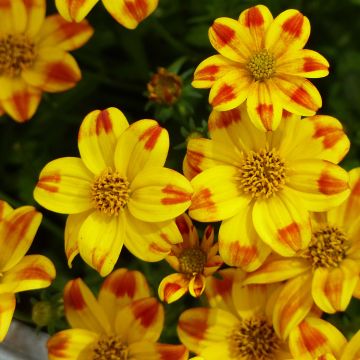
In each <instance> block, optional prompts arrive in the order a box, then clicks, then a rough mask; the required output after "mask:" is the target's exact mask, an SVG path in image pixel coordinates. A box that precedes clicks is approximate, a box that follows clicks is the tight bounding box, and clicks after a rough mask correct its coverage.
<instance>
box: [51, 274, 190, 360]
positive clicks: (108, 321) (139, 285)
mask: <svg viewBox="0 0 360 360" xmlns="http://www.w3.org/2000/svg"><path fill="white" fill-rule="evenodd" d="M64 307H65V316H66V318H67V320H68V322H69V324H70V326H71V327H72V329H68V330H64V331H60V332H59V333H57V334H55V335H54V336H52V337H51V338H50V339H49V341H48V351H49V359H50V360H78V359H84V360H85V359H86V360H88V359H92V360H105V359H106V360H110V359H111V360H130V359H131V360H149V359H153V360H162V359H169V360H170V359H171V360H186V359H187V358H188V351H187V350H186V348H185V347H184V346H182V345H168V344H159V343H157V340H158V339H159V337H160V333H161V331H162V328H163V323H164V310H163V307H162V305H161V304H160V303H159V302H158V301H157V300H156V299H155V298H153V297H150V291H149V287H148V285H147V282H146V279H145V278H144V276H143V275H142V274H141V273H139V272H138V271H128V270H126V269H118V270H116V271H114V272H113V273H112V274H111V275H110V276H108V277H107V278H106V280H105V281H104V282H103V284H102V286H101V289H100V292H99V295H98V298H97V299H96V298H95V296H94V295H93V294H92V292H91V291H90V289H89V288H88V287H87V286H86V285H85V284H84V282H83V281H82V280H81V279H79V278H78V279H76V280H72V281H70V282H69V283H68V284H67V285H66V287H65V290H64Z"/></svg>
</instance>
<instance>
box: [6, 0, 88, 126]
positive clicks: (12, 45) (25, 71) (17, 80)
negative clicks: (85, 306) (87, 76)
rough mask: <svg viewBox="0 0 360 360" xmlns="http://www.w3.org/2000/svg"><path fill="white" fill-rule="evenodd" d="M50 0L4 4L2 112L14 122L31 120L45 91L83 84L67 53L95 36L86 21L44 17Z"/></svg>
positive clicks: (55, 16) (66, 88)
mask: <svg viewBox="0 0 360 360" xmlns="http://www.w3.org/2000/svg"><path fill="white" fill-rule="evenodd" d="M45 4H46V3H45V0H32V1H25V0H18V1H10V0H5V1H3V2H2V5H1V12H0V23H1V24H3V25H2V26H1V30H0V112H2V111H5V112H6V113H7V114H8V115H10V116H11V117H12V118H13V119H14V120H15V121H19V122H23V121H26V120H29V119H30V118H31V117H32V116H33V115H34V113H35V111H36V109H37V107H38V106H39V103H40V100H41V96H42V93H43V92H59V91H64V90H68V89H70V88H72V87H73V86H75V85H76V83H77V82H78V81H79V80H80V79H81V72H80V69H79V67H78V65H77V63H76V61H75V59H74V58H73V57H72V56H71V55H70V54H69V53H68V51H70V50H74V49H77V48H79V47H81V46H82V45H83V44H84V43H86V42H87V41H88V39H89V38H90V37H91V35H92V34H93V29H92V28H91V27H90V25H89V24H88V23H87V22H86V21H84V22H82V23H79V24H74V23H67V22H66V21H64V20H63V19H62V18H61V17H60V16H59V15H52V16H49V17H47V18H45Z"/></svg>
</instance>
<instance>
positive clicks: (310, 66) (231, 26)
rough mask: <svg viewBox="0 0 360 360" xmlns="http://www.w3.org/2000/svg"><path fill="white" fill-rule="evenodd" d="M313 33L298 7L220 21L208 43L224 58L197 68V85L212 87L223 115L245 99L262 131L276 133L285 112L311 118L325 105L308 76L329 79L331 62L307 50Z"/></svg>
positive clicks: (248, 13) (245, 13)
mask: <svg viewBox="0 0 360 360" xmlns="http://www.w3.org/2000/svg"><path fill="white" fill-rule="evenodd" d="M309 35H310V23H309V20H308V19H307V17H305V16H303V15H302V14H301V13H300V12H299V11H297V10H293V9H291V10H286V11H284V12H282V13H281V14H280V15H278V16H277V17H276V18H275V19H273V17H272V15H271V13H270V11H269V9H268V8H267V7H266V6H264V5H257V6H254V7H252V8H249V9H247V10H245V11H243V12H242V13H241V14H240V17H239V20H238V21H237V20H234V19H230V18H226V17H222V18H219V19H216V20H215V22H214V23H213V25H212V26H211V27H210V29H209V39H210V42H211V44H212V46H213V47H214V48H215V50H217V51H218V52H219V53H220V54H219V55H214V56H211V57H210V58H208V59H206V60H204V61H203V62H202V63H201V64H200V65H199V66H198V67H197V69H196V71H195V74H194V81H193V86H194V87H197V88H211V90H210V95H209V102H210V104H211V105H212V106H213V108H214V109H215V110H218V111H224V110H231V109H234V108H236V107H237V106H239V105H240V104H241V103H243V102H244V101H245V100H246V105H247V109H248V112H249V116H250V119H251V121H252V122H253V123H254V124H255V126H256V127H257V128H259V129H262V130H275V129H276V128H277V127H278V125H279V123H280V120H281V114H282V110H283V109H285V110H287V111H289V112H291V113H294V114H298V115H304V116H312V115H314V114H315V112H316V111H317V110H318V109H319V108H320V107H321V104H322V101H321V96H320V94H319V92H318V91H317V89H316V88H315V86H314V85H312V83H311V82H310V81H308V80H307V79H306V78H318V77H324V76H326V75H327V74H328V73H329V71H328V67H329V64H328V62H327V61H326V59H325V58H324V57H323V56H321V55H320V54H318V53H317V52H315V51H312V50H308V49H303V47H304V46H305V44H306V42H307V40H308V38H309Z"/></svg>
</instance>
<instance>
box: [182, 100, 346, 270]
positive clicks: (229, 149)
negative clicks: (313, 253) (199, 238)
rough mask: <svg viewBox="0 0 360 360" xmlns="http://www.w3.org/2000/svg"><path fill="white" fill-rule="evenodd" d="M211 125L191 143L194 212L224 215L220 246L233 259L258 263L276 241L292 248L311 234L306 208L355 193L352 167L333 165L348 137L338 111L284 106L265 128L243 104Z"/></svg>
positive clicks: (279, 247) (321, 207)
mask: <svg viewBox="0 0 360 360" xmlns="http://www.w3.org/2000/svg"><path fill="white" fill-rule="evenodd" d="M209 132H210V137H211V140H209V139H192V140H190V141H189V143H188V149H187V155H186V158H185V161H184V172H185V174H186V175H187V176H188V177H192V176H194V175H196V174H198V175H197V176H196V177H194V178H193V179H192V181H191V183H192V185H193V188H194V195H193V197H192V204H191V206H190V208H189V215H190V217H192V218H194V219H195V220H198V221H203V222H211V221H220V220H223V222H222V224H221V227H220V230H219V251H220V255H221V257H222V258H223V260H224V262H225V263H227V264H228V265H232V266H238V267H242V268H244V269H245V270H246V271H253V270H255V269H256V268H257V267H259V266H260V265H261V264H262V263H263V262H264V260H265V259H266V258H267V256H268V255H269V254H270V252H271V249H272V250H274V251H275V252H277V253H279V254H281V255H283V256H294V255H295V254H296V252H297V251H298V250H300V249H304V248H305V247H307V245H308V244H309V242H310V239H311V227H310V213H309V211H325V210H327V209H329V208H331V207H334V206H337V205H339V204H340V203H341V202H343V201H344V200H345V199H346V197H347V196H348V195H349V193H350V190H349V185H348V174H347V172H346V171H345V170H343V169H342V168H341V167H339V166H338V165H335V163H337V162H339V161H340V160H341V159H342V158H343V156H345V154H346V153H347V151H348V149H349V140H348V138H347V137H346V135H345V134H344V132H343V128H342V125H341V124H340V122H339V121H338V120H336V119H335V118H332V117H330V116H314V117H310V118H305V119H302V120H301V119H300V116H297V115H290V114H289V113H285V114H284V119H283V121H282V123H281V125H280V126H279V127H278V129H277V130H275V131H273V132H268V133H265V132H263V131H261V130H259V129H257V128H256V127H254V125H253V124H252V122H251V121H250V119H249V118H248V116H247V113H246V109H244V107H241V108H236V109H234V110H231V111H227V112H217V111H213V112H212V113H211V115H210V119H209ZM199 173H200V174H199Z"/></svg>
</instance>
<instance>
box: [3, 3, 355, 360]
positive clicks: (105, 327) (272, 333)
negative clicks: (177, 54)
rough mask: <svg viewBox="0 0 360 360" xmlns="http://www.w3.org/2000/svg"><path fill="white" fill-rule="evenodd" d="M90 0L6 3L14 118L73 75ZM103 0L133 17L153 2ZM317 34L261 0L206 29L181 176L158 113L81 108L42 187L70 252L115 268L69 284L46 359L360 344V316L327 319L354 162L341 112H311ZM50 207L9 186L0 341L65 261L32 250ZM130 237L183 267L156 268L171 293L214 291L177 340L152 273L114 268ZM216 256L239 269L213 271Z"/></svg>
mask: <svg viewBox="0 0 360 360" xmlns="http://www.w3.org/2000/svg"><path fill="white" fill-rule="evenodd" d="M96 2H97V1H83V0H82V1H80V0H78V1H77V0H73V1H69V0H67V1H65V0H63V1H61V0H57V1H56V4H57V6H58V9H59V11H60V13H61V14H62V15H63V16H64V17H65V18H66V19H67V20H75V21H80V22H79V23H75V22H71V23H67V22H66V21H65V20H63V19H62V18H61V17H59V16H53V17H49V18H47V19H46V20H45V21H43V18H44V12H45V6H44V2H43V1H41V0H26V1H25V0H16V1H10V0H2V1H1V4H0V5H1V9H2V11H4V14H6V16H7V15H8V16H9V17H8V19H12V20H14V21H5V20H4V19H5V17H4V18H3V15H1V20H4V22H1V29H0V34H1V37H0V73H1V77H0V79H1V81H2V84H1V85H0V88H1V90H0V104H1V106H2V108H3V110H4V111H6V112H7V113H9V114H10V115H11V116H12V117H13V118H14V119H15V120H18V121H24V120H27V119H28V118H29V117H31V115H32V114H33V113H34V111H35V109H36V107H37V105H38V103H39V99H40V95H41V92H42V91H59V90H64V89H66V88H69V87H70V86H73V85H74V84H75V83H76V82H77V81H78V80H79V78H80V72H79V70H78V67H77V65H76V62H75V60H74V59H73V58H72V57H71V56H70V55H69V54H68V53H67V52H66V51H68V50H71V49H74V48H76V47H79V46H81V45H82V44H83V43H84V42H85V41H86V40H87V39H88V38H89V37H90V36H91V34H92V29H91V27H90V26H89V25H88V24H87V23H86V22H84V21H83V18H84V17H85V16H86V14H87V13H88V12H89V11H90V9H91V8H92V7H93V6H94V4H95V3H96ZM103 3H104V5H105V7H106V8H107V9H108V10H109V12H110V13H111V14H112V15H113V17H115V19H117V20H118V21H119V22H120V23H122V24H123V25H124V26H127V27H129V28H134V27H135V26H136V25H137V24H138V23H139V21H141V20H142V19H143V18H144V17H146V16H147V15H148V14H150V12H152V11H153V10H154V9H155V7H156V6H157V1H148V0H147V1H145V0H137V1H130V0H128V1H125V0H124V1H117V2H115V1H109V0H103ZM3 9H4V10H3ZM124 9H125V10H126V11H125V10H124ZM15 13H16V21H15V15H14V14H15ZM19 14H20V15H21V16H20V15H19ZM21 17H22V18H21ZM19 19H20V20H19ZM4 34H5V35H4ZM309 34H310V25H309V21H308V19H307V18H306V17H305V16H303V15H302V14H301V13H300V12H299V11H296V10H287V11H284V12H283V13H281V14H280V15H279V16H277V17H276V18H275V19H273V17H272V15H271V13H270V12H269V10H268V9H267V8H266V7H265V6H262V5H259V6H255V7H252V8H250V9H247V10H245V11H244V12H242V13H241V14H240V17H239V19H238V20H233V19H229V18H219V19H217V20H215V22H214V23H213V25H212V26H211V28H210V30H209V37H210V41H211V44H212V45H213V47H214V48H215V49H216V50H217V51H218V52H219V55H214V56H212V57H210V58H208V59H206V60H205V61H203V62H202V63H201V64H200V65H199V66H198V68H197V69H196V71H195V77H194V81H193V86H194V87H198V88H211V90H210V95H209V102H210V104H211V105H212V106H213V111H212V113H211V114H210V117H209V122H208V129H209V134H210V139H204V138H195V139H191V140H190V141H189V142H188V146H187V153H186V157H185V159H184V164H183V166H184V175H185V176H184V175H181V174H179V173H178V172H176V171H174V170H171V169H168V168H166V167H164V164H165V161H166V157H167V154H168V150H169V136H168V133H167V131H166V130H165V129H164V128H162V127H161V126H159V124H158V123H157V122H156V121H155V120H150V119H143V120H139V121H137V122H135V123H133V124H131V125H129V124H128V122H127V120H126V118H125V116H124V115H123V113H122V112H121V111H120V110H118V109H116V108H108V109H106V110H103V111H100V110H95V111H93V112H91V113H89V114H88V115H87V116H86V117H85V119H84V120H83V122H82V124H81V126H80V130H79V134H78V147H79V152H80V158H78V157H66V158H60V159H57V160H54V161H52V162H50V163H48V164H47V165H46V166H45V167H44V169H43V170H42V171H41V173H40V176H39V181H38V183H37V186H36V188H35V190H34V198H35V200H36V201H37V202H38V203H39V204H40V205H42V206H43V207H45V208H47V209H49V210H51V211H54V212H58V213H62V214H68V215H69V216H68V218H67V222H66V228H65V253H66V256H67V259H68V264H69V266H70V267H71V264H72V261H73V259H74V257H75V256H76V255H78V254H80V256H81V257H82V259H83V260H84V261H85V262H86V263H87V264H88V265H89V266H91V267H92V268H94V269H96V270H97V271H98V272H99V273H100V275H102V276H107V278H106V279H105V281H104V282H103V285H102V287H101V289H100V291H99V295H98V298H97V299H96V298H95V297H94V295H93V294H92V292H91V291H90V290H89V288H88V287H87V286H86V285H85V283H84V282H83V281H82V280H81V279H75V280H72V281H70V282H69V283H68V284H67V285H66V287H65V290H64V306H65V315H66V318H67V320H68V322H69V324H70V325H71V327H72V329H68V330H64V331H61V332H59V333H57V334H55V335H54V336H52V337H51V338H50V340H49V342H48V350H49V358H50V359H52V360H61V359H63V360H64V359H67V360H75V359H93V360H104V359H113V360H130V359H136V360H147V359H154V360H155V359H156V360H157V359H159V360H161V359H164V360H165V359H166V360H182V359H187V358H188V356H189V350H190V351H192V352H193V353H195V354H197V355H199V356H200V357H201V358H203V359H205V360H218V359H229V360H231V359H234V360H235V359H248V360H252V359H260V360H266V359H343V360H351V359H354V360H355V359H358V358H359V356H360V343H359V338H360V332H359V333H357V334H356V335H355V336H354V337H353V339H352V340H351V341H350V342H347V341H346V339H345V337H344V336H343V335H342V334H341V333H340V332H339V331H338V330H337V329H336V328H335V327H334V326H333V325H331V324H330V323H328V322H327V321H325V320H323V319H322V318H321V317H322V314H323V313H328V314H332V313H335V312H337V311H344V310H345V309H346V308H347V306H348V304H349V302H350V300H351V298H352V297H353V296H355V297H356V296H358V297H360V285H359V284H358V282H359V273H360V267H359V260H360V246H359V245H360V219H359V216H358V214H359V210H360V169H359V168H358V169H353V170H351V171H350V172H349V173H347V172H346V171H345V170H343V169H342V168H341V167H339V166H338V165H337V164H338V163H339V162H340V161H341V160H342V159H343V157H344V156H345V155H346V154H347V152H348V150H349V144H350V143H349V140H348V138H347V136H346V135H345V133H344V131H343V128H342V125H341V123H340V122H339V121H338V120H337V119H335V118H333V117H330V116H324V115H315V113H316V111H317V110H318V109H319V108H320V107H321V97H320V94H319V93H318V91H317V90H316V88H315V87H314V86H313V85H312V84H311V83H310V82H309V81H308V80H307V79H306V78H311V77H323V76H326V75H327V74H328V66H329V65H328V62H327V61H326V60H325V59H324V58H323V57H322V56H321V55H320V54H318V53H316V52H314V51H311V50H307V49H303V47H304V46H305V44H306V42H307V40H308V37H309ZM301 116H308V117H306V118H301ZM187 210H188V213H189V215H187V214H186V213H185V211H187ZM190 218H193V219H195V220H197V221H200V222H217V221H221V225H220V229H219V234H218V242H217V243H214V237H215V236H214V229H213V227H212V226H211V225H209V226H208V227H207V228H206V229H205V231H204V235H203V237H202V240H201V241H200V240H199V236H198V233H197V230H196V228H195V227H194V225H193V223H192V220H191V219H190ZM40 222H41V214H39V213H38V212H37V211H35V209H34V208H32V207H29V206H24V207H21V208H18V209H16V210H13V209H12V208H11V207H10V206H9V205H8V204H7V203H5V202H0V248H1V252H0V267H1V270H0V274H1V282H0V324H1V327H0V338H1V340H2V339H3V338H4V337H5V335H6V332H7V330H8V327H9V324H10V321H11V318H12V314H13V312H14V309H15V297H14V293H16V292H18V291H24V290H29V289H35V288H42V287H45V286H48V285H50V283H51V281H52V280H53V279H54V277H55V269H54V266H53V264H52V263H51V261H50V260H48V259H47V258H45V257H44V256H41V255H29V256H25V254H26V252H27V250H28V248H29V246H30V244H31V242H32V240H33V238H34V236H35V233H36V230H37V228H38V226H39V225H40ZM124 245H125V247H126V248H127V249H128V250H129V251H130V252H131V253H132V254H133V255H134V256H136V257H137V258H139V259H141V260H143V261H150V262H155V261H160V260H163V259H165V260H166V261H168V263H169V264H170V265H171V266H172V267H173V268H174V270H175V273H174V274H171V275H169V276H167V277H166V278H164V279H163V280H162V281H161V283H160V284H159V289H158V293H159V297H160V299H161V300H162V301H165V302H167V303H171V302H174V301H176V300H178V299H179V298H180V297H182V296H183V295H184V294H185V293H187V292H189V293H190V294H191V295H192V296H193V297H199V296H200V295H201V294H202V293H203V292H204V291H205V293H206V295H207V298H208V301H209V306H210V307H208V308H204V307H203V308H193V309H188V310H186V311H185V312H183V313H182V315H181V316H180V319H179V323H178V334H179V338H180V340H181V342H182V343H183V345H167V344H160V343H157V340H158V339H159V337H160V333H161V330H162V327H163V321H164V310H163V307H162V305H161V304H160V303H159V301H158V300H157V299H156V298H154V297H151V293H150V290H149V286H148V285H147V282H146V279H145V278H144V276H143V275H142V274H141V273H139V272H137V271H128V270H126V269H117V270H115V271H113V269H114V266H115V265H116V263H117V260H118V258H119V255H120V252H121V249H122V247H123V246H124ZM218 253H219V254H218ZM223 263H225V264H226V265H228V266H231V267H232V268H227V269H223V270H219V268H220V267H221V266H222V265H223ZM112 271H113V272H112ZM215 273H217V274H218V276H217V277H214V276H212V275H213V274H215ZM200 357H199V358H200Z"/></svg>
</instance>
